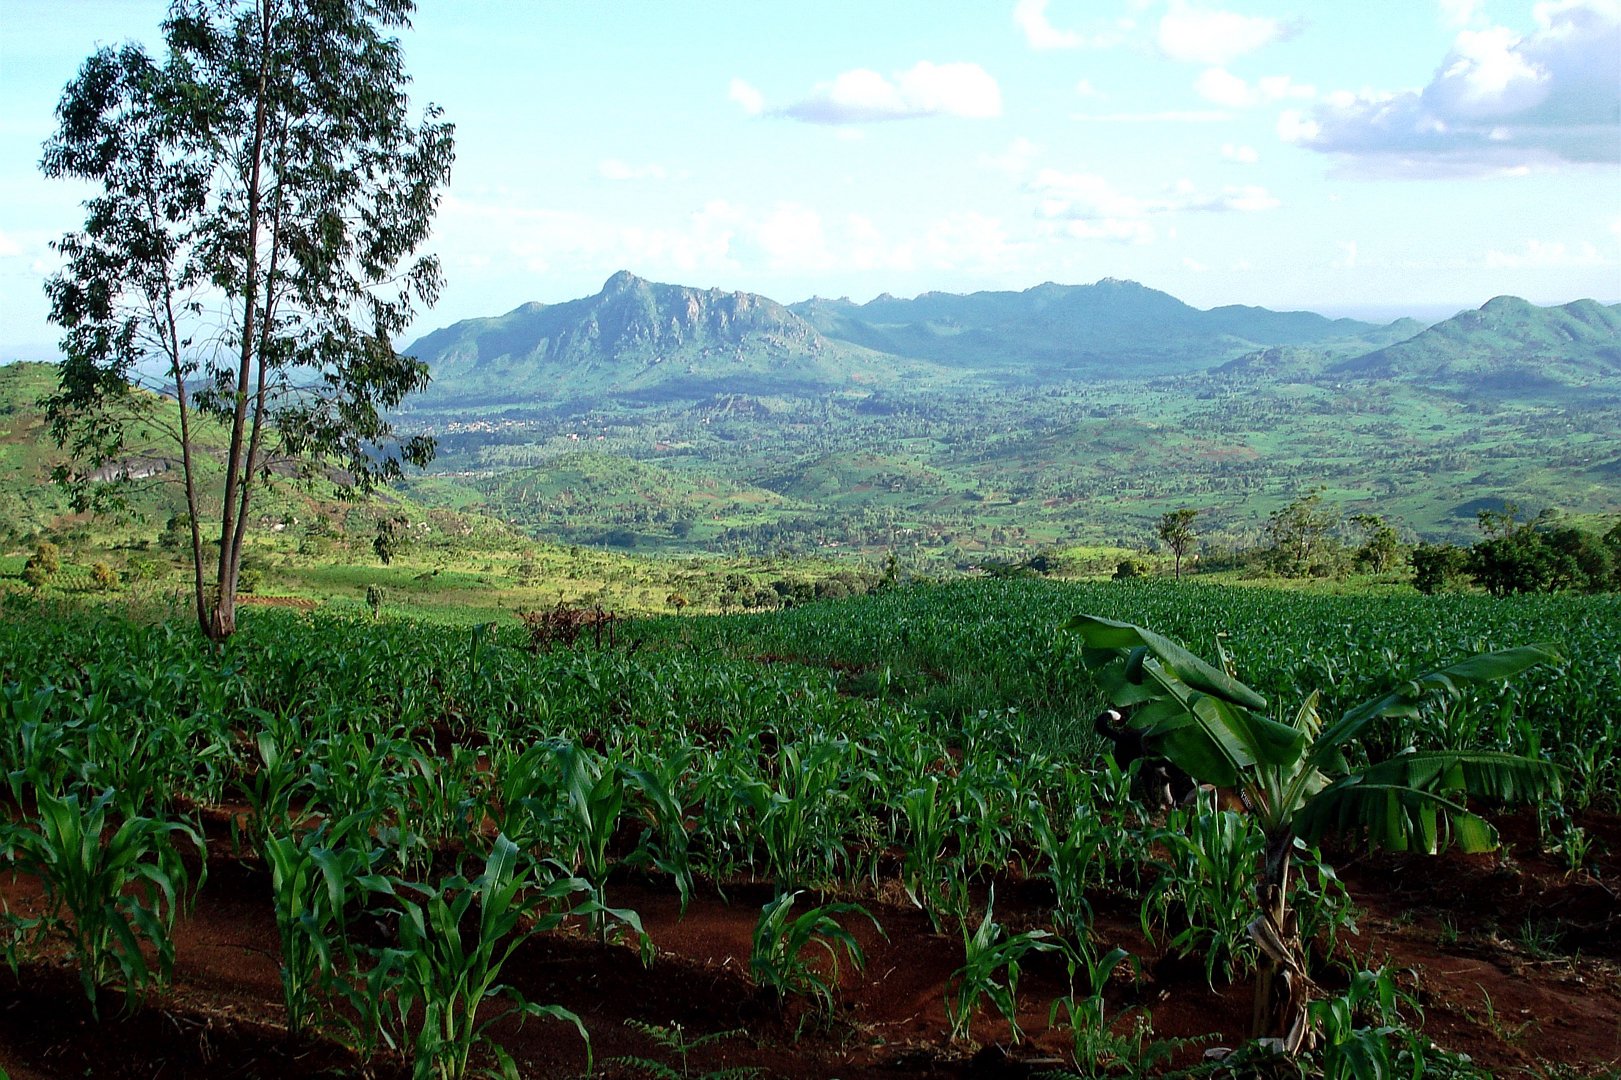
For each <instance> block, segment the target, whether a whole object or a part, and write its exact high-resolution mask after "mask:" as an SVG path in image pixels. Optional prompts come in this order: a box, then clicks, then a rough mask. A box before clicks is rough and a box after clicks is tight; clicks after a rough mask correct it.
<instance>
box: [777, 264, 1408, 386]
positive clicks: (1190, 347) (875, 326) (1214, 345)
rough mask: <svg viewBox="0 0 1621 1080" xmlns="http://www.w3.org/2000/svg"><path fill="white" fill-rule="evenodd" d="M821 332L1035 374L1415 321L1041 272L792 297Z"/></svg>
mask: <svg viewBox="0 0 1621 1080" xmlns="http://www.w3.org/2000/svg"><path fill="white" fill-rule="evenodd" d="M789 310H790V311H793V312H795V313H796V314H798V315H801V316H804V318H805V319H806V321H808V322H809V323H810V324H811V325H812V326H814V327H816V329H817V330H819V331H821V332H822V334H823V335H824V336H826V337H828V338H831V339H834V340H838V341H846V342H850V343H852V344H857V345H862V346H865V347H866V348H869V349H874V350H877V351H880V352H887V353H893V354H895V355H897V356H906V357H913V358H916V359H920V360H930V361H934V362H937V363H940V364H946V365H951V366H954V367H961V368H973V369H978V370H981V371H991V370H994V371H997V372H999V373H1002V374H1015V373H1016V374H1022V375H1027V376H1035V377H1038V378H1053V377H1059V378H1063V377H1071V378H1107V377H1120V376H1155V375H1176V374H1185V373H1188V372H1192V371H1198V370H1203V369H1205V368H1209V367H1213V366H1215V365H1217V364H1220V363H1222V362H1224V361H1226V360H1230V359H1232V358H1234V357H1237V356H1240V355H1242V354H1244V353H1247V352H1252V351H1254V350H1256V349H1258V348H1261V347H1265V346H1269V345H1305V344H1311V345H1316V346H1319V347H1322V348H1325V349H1328V350H1330V351H1333V352H1338V353H1340V354H1344V353H1347V352H1353V353H1362V352H1366V351H1367V350H1368V349H1370V348H1375V347H1378V346H1380V345H1385V344H1389V343H1390V342H1392V341H1395V340H1399V339H1400V338H1401V337H1408V336H1411V335H1412V334H1413V333H1416V332H1418V330H1420V329H1422V326H1421V325H1420V324H1418V323H1415V322H1413V321H1412V320H1402V321H1401V322H1400V323H1393V324H1391V326H1390V327H1379V326H1376V325H1375V324H1373V323H1366V322H1359V321H1357V320H1355V319H1328V318H1325V317H1324V316H1322V315H1317V314H1314V313H1312V312H1309V311H1269V310H1267V309H1266V308H1259V307H1246V306H1242V305H1231V306H1228V307H1219V308H1212V309H1211V310H1209V311H1201V310H1199V309H1198V308H1195V307H1191V306H1190V305H1188V304H1184V303H1183V302H1182V301H1180V300H1178V299H1176V298H1175V297H1174V296H1171V295H1169V294H1168V293H1163V292H1160V291H1159V290H1157V289H1150V288H1148V287H1147V286H1144V285H1139V284H1138V283H1136V282H1134V281H1121V280H1118V279H1115V278H1104V279H1103V280H1102V281H1099V282H1097V283H1096V284H1093V285H1057V284H1054V283H1052V282H1047V283H1046V284H1044V285H1037V286H1035V287H1034V288H1030V289H1025V290H1024V291H1023V292H977V293H971V294H968V295H959V294H956V293H941V292H929V293H924V294H922V295H921V296H918V297H917V298H915V299H912V300H900V299H897V298H895V297H893V296H890V295H888V294H885V295H883V296H880V297H878V298H877V299H875V300H872V301H871V302H869V303H866V304H855V303H852V302H851V301H850V300H848V299H842V300H823V299H820V298H813V299H811V300H806V301H804V302H802V303H798V304H792V305H790V306H789Z"/></svg>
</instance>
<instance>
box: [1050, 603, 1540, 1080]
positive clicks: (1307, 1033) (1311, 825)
mask: <svg viewBox="0 0 1621 1080" xmlns="http://www.w3.org/2000/svg"><path fill="white" fill-rule="evenodd" d="M1064 626H1065V629H1067V630H1069V631H1072V632H1073V633H1075V634H1077V635H1079V637H1080V638H1081V640H1082V642H1083V643H1084V645H1085V648H1084V650H1083V653H1082V659H1083V662H1084V663H1086V664H1087V665H1088V666H1089V667H1091V668H1093V669H1094V670H1095V672H1096V679H1097V681H1098V684H1099V686H1100V688H1101V689H1102V690H1103V691H1104V693H1105V694H1106V696H1107V697H1108V698H1109V700H1110V701H1111V703H1112V704H1114V705H1115V706H1116V707H1119V708H1131V709H1134V711H1133V712H1132V714H1131V716H1130V720H1129V722H1130V724H1131V725H1132V726H1133V727H1134V728H1135V729H1137V730H1138V731H1139V732H1141V734H1142V737H1143V741H1144V744H1145V746H1146V748H1147V749H1148V751H1149V752H1150V753H1154V754H1159V755H1162V756H1164V757H1166V758H1169V759H1170V760H1171V761H1172V762H1174V763H1175V764H1176V765H1178V766H1180V767H1181V768H1182V769H1184V770H1186V771H1187V772H1188V773H1189V774H1190V775H1192V776H1193V777H1194V778H1195V779H1197V780H1199V781H1200V782H1202V783H1206V784H1214V785H1216V786H1217V787H1236V788H1238V789H1239V791H1240V792H1241V793H1242V794H1243V796H1244V798H1245V799H1246V801H1247V802H1248V803H1249V805H1250V807H1251V808H1252V810H1253V813H1254V814H1255V817H1256V820H1257V823H1258V824H1259V826H1260V828H1261V830H1262V833H1263V835H1264V837H1265V844H1264V848H1263V851H1262V854H1261V857H1260V866H1259V874H1258V877H1259V881H1260V885H1259V888H1258V889H1257V901H1258V904H1259V907H1260V909H1261V910H1260V911H1259V913H1258V914H1257V915H1256V916H1255V918H1254V919H1253V920H1252V921H1251V922H1250V923H1249V926H1248V932H1249V934H1250V936H1251V937H1252V938H1253V939H1254V940H1255V943H1256V945H1257V946H1258V947H1259V949H1260V952H1261V957H1262V960H1261V969H1260V977H1259V978H1258V979H1257V982H1256V997H1255V1034H1256V1036H1257V1037H1262V1038H1267V1039H1271V1040H1276V1042H1275V1045H1277V1046H1278V1047H1280V1048H1281V1049H1282V1050H1284V1051H1285V1052H1287V1053H1290V1054H1295V1053H1298V1052H1300V1051H1301V1050H1303V1049H1306V1048H1308V1045H1309V1042H1310V1040H1311V1038H1312V1030H1311V1027H1312V1025H1311V1020H1310V1016H1309V1012H1308V1008H1307V1006H1308V1003H1309V1001H1310V996H1311V982H1310V979H1309V977H1308V976H1307V973H1306V969H1305V964H1304V960H1303V957H1302V952H1301V947H1300V940H1299V933H1298V927H1297V924H1296V921H1295V919H1294V918H1293V917H1292V914H1291V912H1290V910H1289V903H1288V899H1289V871H1290V860H1291V858H1292V857H1293V854H1294V851H1295V848H1296V843H1295V841H1296V839H1297V838H1298V839H1301V840H1304V841H1305V842H1306V843H1308V844H1316V843H1318V842H1319V841H1320V840H1321V839H1322V837H1323V836H1325V835H1326V834H1329V833H1334V834H1337V835H1338V836H1339V837H1340V838H1341V839H1342V840H1343V841H1345V842H1347V843H1357V842H1364V843H1366V844H1367V846H1369V847H1371V848H1374V849H1384V850H1389V851H1421V852H1425V853H1429V854H1434V853H1435V852H1436V851H1438V850H1439V849H1440V847H1441V845H1442V843H1443V842H1444V841H1446V840H1447V839H1449V838H1450V839H1451V840H1453V841H1455V842H1456V843H1457V845H1458V846H1459V847H1460V848H1461V849H1462V850H1464V851H1466V852H1481V851H1490V850H1492V849H1494V848H1495V847H1496V846H1497V833H1496V830H1495V829H1493V828H1492V826H1491V825H1490V824H1489V823H1488V822H1486V821H1485V820H1484V819H1483V818H1481V817H1479V816H1478V815H1476V814H1473V813H1471V812H1470V811H1469V810H1468V809H1467V807H1466V805H1465V802H1466V800H1467V798H1468V797H1469V796H1476V797H1480V798H1486V799H1493V800H1498V801H1502V802H1521V801H1533V800H1541V799H1546V798H1551V797H1556V796H1557V795H1558V794H1559V790H1560V786H1561V785H1560V772H1559V769H1558V767H1557V766H1555V765H1553V764H1551V763H1549V762H1546V761H1538V760H1532V759H1530V758H1524V757H1516V756H1514V755H1511V754H1504V753H1497V752H1493V751H1481V750H1463V749H1450V750H1439V751H1431V750H1415V749H1411V748H1410V749H1408V750H1407V751H1404V752H1403V753H1399V754H1396V755H1395V756H1393V757H1390V758H1388V759H1386V760H1384V761H1378V762H1370V763H1368V764H1365V765H1361V766H1355V765H1353V764H1352V761H1351V758H1350V757H1349V756H1348V755H1347V750H1349V749H1351V747H1352V744H1353V743H1354V742H1355V741H1356V740H1357V739H1358V738H1359V737H1360V736H1361V735H1362V734H1363V733H1364V732H1365V731H1367V730H1368V728H1369V726H1370V725H1371V724H1373V722H1374V721H1375V720H1378V719H1380V718H1382V717H1401V718H1409V719H1410V718H1413V717H1416V716H1417V715H1418V714H1419V712H1420V710H1421V709H1422V708H1423V707H1424V706H1425V705H1426V704H1430V703H1432V702H1433V701H1435V700H1436V699H1437V698H1444V699H1448V700H1456V699H1457V698H1459V697H1460V696H1462V695H1463V694H1464V693H1465V692H1466V690H1467V688H1469V687H1471V686H1479V685H1482V684H1486V683H1491V682H1497V681H1500V680H1503V679H1507V678H1510V677H1512V676H1514V675H1517V674H1519V673H1520V672H1522V671H1525V670H1526V669H1528V668H1531V667H1535V666H1536V665H1538V664H1543V663H1553V662H1557V661H1558V659H1559V654H1558V652H1557V651H1556V650H1555V649H1554V647H1553V646H1551V645H1523V646H1520V647H1518V648H1513V649H1505V650H1502V651H1500V652H1493V653H1483V654H1480V655H1477V656H1472V657H1469V658H1468V659H1466V660H1462V661H1460V662H1458V663H1456V664H1453V665H1451V666H1450V667H1446V668H1442V669H1441V670H1439V671H1433V672H1430V673H1429V674H1427V675H1421V676H1419V677H1418V678H1416V679H1411V680H1409V681H1407V682H1405V683H1402V684H1400V685H1399V686H1397V687H1396V688H1395V689H1393V690H1391V691H1390V692H1388V693H1386V694H1384V695H1382V696H1379V697H1376V698H1373V699H1371V700H1368V701H1365V702H1363V703H1361V704H1359V705H1355V706H1352V707H1351V708H1350V709H1347V710H1346V711H1345V712H1344V714H1343V715H1341V716H1340V718H1339V719H1338V720H1336V721H1334V722H1333V723H1330V724H1327V725H1325V724H1324V723H1323V720H1322V718H1321V717H1320V716H1319V715H1318V712H1317V694H1316V692H1315V691H1313V692H1312V693H1311V694H1309V695H1308V696H1307V697H1306V700H1305V701H1304V702H1302V703H1301V705H1300V707H1299V708H1298V709H1296V710H1295V712H1294V715H1293V718H1292V721H1291V722H1288V723H1285V722H1282V721H1279V720H1275V719H1272V718H1271V717H1270V716H1268V715H1267V710H1268V708H1269V706H1268V703H1267V700H1266V699H1265V698H1264V697H1262V696H1261V695H1260V694H1258V693H1256V692H1255V691H1254V690H1252V689H1250V688H1249V687H1248V686H1245V685H1244V684H1243V683H1241V682H1239V681H1238V680H1237V679H1235V678H1234V677H1233V676H1232V674H1231V673H1230V671H1228V670H1226V669H1227V668H1228V666H1229V663H1228V659H1227V656H1226V654H1225V651H1224V650H1221V649H1220V642H1219V640H1218V642H1217V648H1218V651H1220V653H1221V655H1220V659H1221V661H1222V667H1220V668H1218V667H1216V666H1214V665H1212V664H1210V663H1208V662H1207V661H1205V660H1203V659H1201V658H1200V657H1198V656H1196V655H1194V654H1193V653H1191V652H1189V651H1188V650H1187V649H1185V648H1183V647H1182V646H1180V645H1178V644H1176V643H1175V642H1173V641H1171V640H1169V639H1167V638H1164V637H1161V636H1160V635H1159V634H1156V633H1154V632H1153V631H1151V630H1145V629H1143V628H1142V627H1140V626H1135V625H1132V624H1131V623H1124V622H1116V621H1114V620H1111V619H1103V618H1099V617H1097V616H1093V615H1077V616H1075V617H1074V618H1072V619H1070V620H1069V621H1068V622H1067V623H1065V624H1064Z"/></svg>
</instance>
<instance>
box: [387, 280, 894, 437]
mask: <svg viewBox="0 0 1621 1080" xmlns="http://www.w3.org/2000/svg"><path fill="white" fill-rule="evenodd" d="M406 351H407V352H409V353H410V354H412V355H414V356H417V357H420V358H422V359H424V360H426V361H428V363H429V364H430V365H431V367H432V370H433V385H432V386H431V387H430V388H429V390H428V392H427V394H426V395H424V397H423V398H421V399H420V401H419V403H420V404H423V405H432V406H441V405H446V404H451V403H456V402H484V401H492V400H493V401H517V400H543V401H560V400H570V399H582V398H594V397H603V396H609V397H618V398H640V399H644V400H649V401H658V400H670V399H676V398H688V399H691V398H695V397H702V396H705V395H708V394H713V393H716V392H723V391H724V392H733V393H753V394H772V393H784V392H798V393H814V392H825V391H828V390H834V389H839V388H852V387H863V386H865V387H868V388H870V387H871V386H872V385H873V384H875V383H883V382H888V381H892V380H894V379H896V378H899V377H901V376H902V375H904V374H906V373H907V372H908V371H915V370H917V369H918V368H919V367H920V366H921V365H918V364H916V363H911V364H899V365H897V364H895V363H894V362H893V361H892V360H891V359H890V358H887V357H885V358H882V362H877V363H875V362H874V361H875V359H876V358H874V357H872V356H871V355H870V354H868V352H867V351H866V350H865V349H861V348H858V347H854V346H852V345H850V344H848V343H845V342H832V341H828V340H827V339H826V338H825V337H823V336H822V335H821V334H820V333H818V332H817V330H816V328H815V327H813V326H811V325H810V324H809V323H807V322H806V321H805V320H804V319H802V318H800V317H799V316H798V315H795V314H794V313H793V312H791V311H789V310H788V309H787V308H785V307H783V306H782V305H781V304H779V303H777V302H776V301H774V300H770V299H767V298H766V297H763V296H756V295H755V294H753V293H745V292H723V291H721V290H719V289H692V288H686V287H684V286H680V285H662V284H658V283H656V282H651V281H645V280H643V279H642V278H639V277H636V276H635V275H633V274H630V273H627V272H624V271H621V272H620V273H617V274H615V275H613V277H611V278H609V279H608V281H607V283H606V284H604V285H603V287H602V291H601V292H599V293H597V294H596V295H595V296H588V297H585V298H583V299H579V300H570V301H567V302H566V303H561V304H537V303H529V304H524V305H523V306H522V307H519V308H517V309H515V310H513V311H509V312H508V313H507V314H505V315H502V316H499V317H496V318H487V319H467V320H464V321H462V322H459V323H456V324H455V325H454V326H450V327H447V328H445V329H443V330H437V331H435V332H433V333H431V334H428V335H427V336H426V337H423V338H421V339H419V340H418V341H416V342H415V343H413V344H412V345H411V346H410V347H409V348H408V349H407V350H406Z"/></svg>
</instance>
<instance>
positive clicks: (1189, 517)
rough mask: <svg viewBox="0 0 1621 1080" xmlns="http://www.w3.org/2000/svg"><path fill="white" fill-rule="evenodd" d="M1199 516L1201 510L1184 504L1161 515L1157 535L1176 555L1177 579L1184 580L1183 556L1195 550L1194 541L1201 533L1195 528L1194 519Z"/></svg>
mask: <svg viewBox="0 0 1621 1080" xmlns="http://www.w3.org/2000/svg"><path fill="white" fill-rule="evenodd" d="M1198 516H1199V511H1197V510H1195V509H1193V508H1192V507H1188V506H1184V507H1181V508H1180V509H1177V510H1172V511H1171V512H1169V513H1167V514H1163V515H1161V517H1160V519H1159V528H1158V530H1157V531H1156V535H1158V536H1159V538H1160V539H1161V540H1163V541H1165V544H1166V546H1167V547H1169V548H1170V549H1171V552H1172V554H1174V555H1175V556H1176V579H1177V580H1178V581H1181V580H1182V556H1184V555H1186V554H1187V553H1188V552H1189V551H1192V550H1193V545H1194V543H1195V542H1196V541H1197V540H1198V539H1199V534H1198V533H1197V532H1196V531H1195V530H1194V528H1193V519H1194V518H1196V517H1198Z"/></svg>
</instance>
